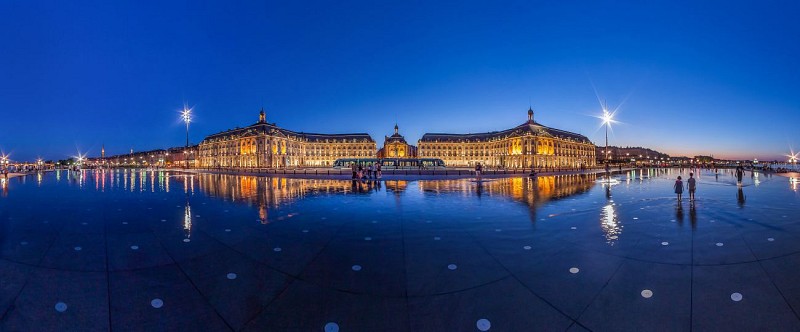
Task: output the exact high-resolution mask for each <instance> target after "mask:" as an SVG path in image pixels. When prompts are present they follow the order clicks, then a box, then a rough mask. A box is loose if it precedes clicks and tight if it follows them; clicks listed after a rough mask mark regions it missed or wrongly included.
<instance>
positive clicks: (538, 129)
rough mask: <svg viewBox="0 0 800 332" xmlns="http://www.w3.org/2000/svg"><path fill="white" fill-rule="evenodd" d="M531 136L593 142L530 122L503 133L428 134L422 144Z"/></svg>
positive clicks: (570, 133)
mask: <svg viewBox="0 0 800 332" xmlns="http://www.w3.org/2000/svg"><path fill="white" fill-rule="evenodd" d="M526 134H530V135H533V136H541V137H553V138H560V139H567V140H572V141H577V142H580V143H589V144H591V143H592V142H591V141H590V140H589V138H587V137H586V136H583V135H581V134H576V133H572V132H569V131H565V130H561V129H555V128H550V127H547V126H544V125H542V124H539V123H537V122H535V121H533V120H529V121H527V122H525V123H523V124H521V125H519V126H516V127H514V128H511V129H506V130H503V131H492V132H488V133H475V134H445V133H426V134H424V135H422V138H421V139H420V140H419V141H420V142H487V141H493V140H501V139H505V138H508V137H513V136H522V135H526Z"/></svg>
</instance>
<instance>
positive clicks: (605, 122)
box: [600, 105, 614, 180]
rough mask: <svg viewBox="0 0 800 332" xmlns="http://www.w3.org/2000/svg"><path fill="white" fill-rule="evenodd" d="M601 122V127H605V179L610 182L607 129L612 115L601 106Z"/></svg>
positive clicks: (611, 120) (605, 107)
mask: <svg viewBox="0 0 800 332" xmlns="http://www.w3.org/2000/svg"><path fill="white" fill-rule="evenodd" d="M600 119H601V120H603V125H604V126H605V127H606V150H605V153H604V154H605V169H606V179H607V180H610V178H609V176H608V154H609V151H608V127H610V126H611V123H612V122H614V114H613V113H609V112H608V107H607V106H606V105H603V115H602V116H601V117H600Z"/></svg>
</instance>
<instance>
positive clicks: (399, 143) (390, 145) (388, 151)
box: [378, 124, 417, 159]
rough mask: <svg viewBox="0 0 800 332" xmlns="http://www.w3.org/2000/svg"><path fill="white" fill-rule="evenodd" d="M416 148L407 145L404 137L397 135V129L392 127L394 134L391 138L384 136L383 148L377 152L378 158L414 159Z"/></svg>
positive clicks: (395, 126)
mask: <svg viewBox="0 0 800 332" xmlns="http://www.w3.org/2000/svg"><path fill="white" fill-rule="evenodd" d="M416 157H417V147H416V146H413V145H410V144H408V142H406V139H405V137H403V135H400V133H398V127H397V125H396V124H395V125H394V134H393V135H392V136H385V137H384V139H383V147H382V148H381V149H380V150H378V158H379V159H386V158H400V159H403V158H416Z"/></svg>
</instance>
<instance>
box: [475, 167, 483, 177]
mask: <svg viewBox="0 0 800 332" xmlns="http://www.w3.org/2000/svg"><path fill="white" fill-rule="evenodd" d="M482 170H483V167H482V166H481V163H477V164H475V178H476V179H477V180H478V181H480V180H481V171H482Z"/></svg>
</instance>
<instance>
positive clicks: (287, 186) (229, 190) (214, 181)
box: [197, 174, 377, 224]
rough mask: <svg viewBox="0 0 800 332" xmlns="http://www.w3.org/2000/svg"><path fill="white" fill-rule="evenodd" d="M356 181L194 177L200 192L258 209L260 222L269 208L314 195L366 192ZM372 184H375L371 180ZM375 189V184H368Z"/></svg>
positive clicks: (229, 176) (241, 176)
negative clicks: (355, 183)
mask: <svg viewBox="0 0 800 332" xmlns="http://www.w3.org/2000/svg"><path fill="white" fill-rule="evenodd" d="M357 182H359V184H358V185H353V184H351V183H350V182H349V181H342V180H325V179H287V178H277V177H258V176H244V175H226V174H198V175H197V184H198V185H199V186H200V188H199V189H200V191H202V192H203V193H205V194H206V195H208V196H211V197H217V198H221V199H224V200H228V201H232V202H241V203H245V204H247V205H249V206H255V207H257V209H258V216H259V220H260V221H261V223H264V224H266V223H268V222H269V221H270V220H269V209H271V208H277V207H278V206H279V205H281V204H285V203H287V202H291V201H295V200H299V199H302V198H304V197H306V196H309V195H316V194H331V193H336V194H342V193H369V192H371V190H365V189H364V188H365V187H366V186H367V185H368V184H366V183H361V181H357ZM373 182H375V181H373ZM369 185H370V186H373V185H374V186H377V184H376V183H371V184H369Z"/></svg>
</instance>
